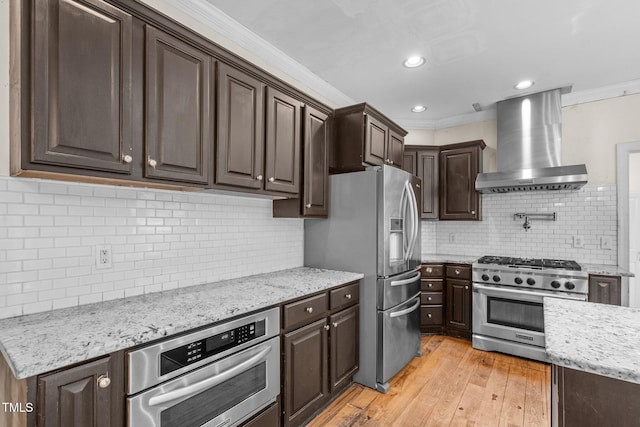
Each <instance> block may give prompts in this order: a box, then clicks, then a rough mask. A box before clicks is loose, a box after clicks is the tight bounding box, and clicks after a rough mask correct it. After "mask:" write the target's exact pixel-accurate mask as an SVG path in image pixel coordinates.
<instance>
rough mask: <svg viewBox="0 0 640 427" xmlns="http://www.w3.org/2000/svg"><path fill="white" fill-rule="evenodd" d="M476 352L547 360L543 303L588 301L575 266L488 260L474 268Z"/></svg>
mask: <svg viewBox="0 0 640 427" xmlns="http://www.w3.org/2000/svg"><path fill="white" fill-rule="evenodd" d="M473 292H474V294H473V322H472V323H473V338H472V342H473V347H474V348H477V349H480V350H486V351H500V352H502V353H507V354H513V355H516V356H522V357H527V358H530V359H535V360H540V361H546V360H547V355H546V351H545V346H544V312H543V298H544V297H547V296H550V297H555V298H564V299H573V300H580V301H586V300H587V296H588V292H589V275H588V273H587V272H585V271H582V269H581V267H580V265H579V264H578V263H576V262H575V261H565V260H556V259H529V258H510V257H497V256H485V257H482V258H480V259H479V260H478V261H477V262H475V263H474V264H473Z"/></svg>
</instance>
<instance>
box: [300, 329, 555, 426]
mask: <svg viewBox="0 0 640 427" xmlns="http://www.w3.org/2000/svg"><path fill="white" fill-rule="evenodd" d="M421 347H422V351H423V356H422V357H420V358H414V359H413V360H412V361H411V363H410V364H409V365H408V366H407V367H406V368H404V369H403V370H402V371H401V372H399V373H398V375H396V376H395V377H393V378H392V380H391V381H390V385H391V387H390V389H389V392H388V393H387V394H381V393H378V392H376V391H374V390H371V389H369V388H367V387H364V386H361V385H359V384H354V385H352V386H351V387H349V388H348V389H347V391H345V393H344V394H343V395H342V396H340V397H339V398H338V399H336V400H335V401H334V402H333V403H332V404H331V405H330V406H329V407H328V408H327V409H325V411H324V412H322V413H321V414H319V415H318V416H317V417H316V418H315V419H313V420H312V421H311V423H309V424H308V427H325V426H342V427H347V426H402V427H405V426H476V427H484V426H499V427H502V426H505V427H512V426H526V427H534V426H549V425H550V419H551V417H550V410H551V409H550V408H551V407H550V401H551V400H550V393H551V385H550V382H551V373H550V372H551V370H550V367H549V365H545V364H543V363H538V362H533V361H529V360H525V359H520V358H517V357H511V356H507V355H504V354H500V353H489V352H484V351H480V350H475V349H473V348H472V347H471V343H470V342H469V341H465V340H462V339H457V338H451V337H443V336H423V337H422V344H421Z"/></svg>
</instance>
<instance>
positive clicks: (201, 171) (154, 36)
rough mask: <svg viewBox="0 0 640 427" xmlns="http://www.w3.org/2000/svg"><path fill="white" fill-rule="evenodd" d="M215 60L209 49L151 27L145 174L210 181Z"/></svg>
mask: <svg viewBox="0 0 640 427" xmlns="http://www.w3.org/2000/svg"><path fill="white" fill-rule="evenodd" d="M211 64H212V59H211V58H210V57H209V55H207V54H206V53H204V52H202V51H200V50H198V49H196V48H194V47H192V46H190V45H188V44H186V43H184V42H182V41H180V40H178V39H176V38H175V37H172V36H170V35H168V34H165V33H163V32H161V31H158V30H156V29H155V28H152V27H150V26H147V27H146V79H145V81H146V92H145V113H146V120H145V129H146V132H145V150H146V154H147V158H146V159H145V176H147V177H150V178H161V179H169V180H175V181H186V182H196V183H201V184H206V183H207V182H208V181H209V176H210V174H209V171H210V170H211V169H210V168H211V167H212V166H213V165H212V164H211V154H210V153H211V152H212V148H213V140H212V116H211V99H210V93H211V83H210V82H211V74H212V66H211Z"/></svg>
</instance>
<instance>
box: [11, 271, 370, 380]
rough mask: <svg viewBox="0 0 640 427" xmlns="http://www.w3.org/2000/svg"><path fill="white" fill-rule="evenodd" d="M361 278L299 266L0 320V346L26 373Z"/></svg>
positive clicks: (17, 372) (22, 374)
mask: <svg viewBox="0 0 640 427" xmlns="http://www.w3.org/2000/svg"><path fill="white" fill-rule="evenodd" d="M362 277H363V275H362V274H357V273H348V272H343V271H333V270H323V269H316V268H307V267H299V268H294V269H289V270H282V271H277V272H273V273H267V274H259V275H255V276H249V277H242V278H238V279H232V280H225V281H221V282H215V283H210V284H205V285H198V286H190V287H187V288H181V289H175V290H171V291H165V292H156V293H151V294H146V295H140V296H135V297H130V298H124V299H118V300H112V301H106V302H102V303H96V304H88V305H82V306H78V307H71V308H65V309H61V310H54V311H49V312H44V313H37V314H30V315H26V316H19V317H13V318H9V319H3V320H0V350H1V351H2V353H3V355H4V357H5V359H6V360H7V362H8V364H9V366H10V367H11V369H12V371H13V374H14V375H15V376H16V378H18V379H22V378H27V377H31V376H33V375H38V374H42V373H44V372H48V371H51V370H54V369H58V368H62V367H64V366H68V365H71V364H73V363H78V362H82V361H85V360H88V359H92V358H95V357H98V356H102V355H105V354H108V353H111V352H115V351H118V350H123V349H126V348H130V347H133V346H136V345H139V344H143V343H146V342H149V341H152V340H156V339H158V338H163V337H165V336H168V335H172V334H177V333H180V332H184V331H188V330H190V329H194V328H198V327H201V326H205V325H208V324H212V323H215V322H219V321H221V320H224V319H228V318H231V317H234V316H238V315H241V314H245V313H249V312H252V311H255V310H260V309H263V308H267V307H270V306H274V305H277V304H280V303H282V302H284V301H287V300H291V299H294V298H297V297H301V296H304V295H308V294H312V293H315V292H321V291H324V290H326V289H329V288H332V287H335V286H339V285H343V284H345V283H348V282H351V281H354V280H359V279H361V278H362Z"/></svg>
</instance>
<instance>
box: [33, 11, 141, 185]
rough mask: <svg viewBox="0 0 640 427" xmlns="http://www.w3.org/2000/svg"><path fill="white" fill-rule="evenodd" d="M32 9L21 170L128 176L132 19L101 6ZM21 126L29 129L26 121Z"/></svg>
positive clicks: (130, 131)
mask: <svg viewBox="0 0 640 427" xmlns="http://www.w3.org/2000/svg"><path fill="white" fill-rule="evenodd" d="M23 7H25V8H26V7H28V6H27V5H23ZM30 7H31V8H32V18H33V19H32V20H31V21H30V22H31V27H30V28H31V46H30V48H31V51H32V55H31V58H30V60H31V61H32V62H31V64H30V67H31V69H30V73H31V76H30V81H31V82H32V85H33V86H32V88H31V91H32V93H31V106H30V107H31V110H30V114H31V117H30V121H31V126H30V130H28V131H27V132H30V137H29V136H27V137H26V138H24V139H26V140H28V141H23V144H22V160H23V163H22V164H21V167H23V168H26V169H39V170H52V168H46V167H38V165H53V166H65V167H71V168H80V169H87V170H96V171H108V172H115V173H117V174H129V173H130V172H131V166H132V165H131V161H132V158H131V151H132V141H131V138H132V127H131V82H132V79H131V78H132V69H131V52H132V44H131V37H132V17H131V15H129V14H128V13H126V12H123V11H122V10H120V9H117V8H115V7H113V6H111V5H110V4H108V3H105V2H103V1H100V0H83V1H81V2H80V1H73V0H65V1H61V0H51V1H38V2H33V3H31V5H30ZM26 26H27V25H25V27H26ZM24 39H26V40H29V38H28V37H26V36H25V37H24ZM25 62H26V61H25ZM23 68H24V69H25V71H26V72H27V73H28V72H29V71H27V70H26V68H27V67H26V66H24V64H23ZM27 76H28V74H27ZM25 77H26V76H25V74H22V78H25ZM22 85H23V86H24V85H28V80H27V81H23V82H22ZM22 121H26V122H27V124H25V126H29V124H28V123H29V118H28V117H27V116H23V117H22ZM25 161H30V162H31V164H30V165H29V164H25V163H24V162H25ZM34 164H35V165H36V166H35V167H33V165H34ZM53 169H54V170H55V168H53Z"/></svg>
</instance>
